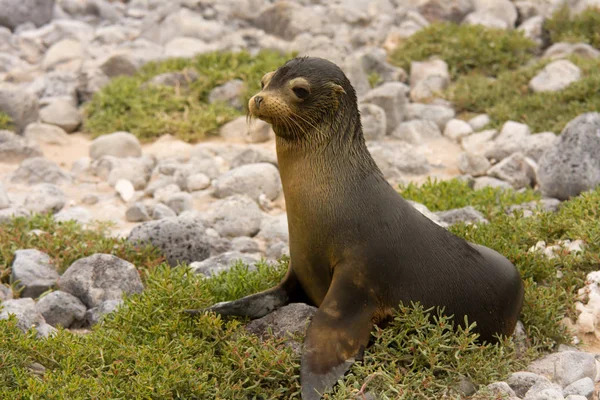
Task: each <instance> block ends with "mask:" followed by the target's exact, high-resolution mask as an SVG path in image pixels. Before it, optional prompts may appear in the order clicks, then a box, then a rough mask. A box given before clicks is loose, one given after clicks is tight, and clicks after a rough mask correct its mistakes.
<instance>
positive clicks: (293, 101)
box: [248, 57, 358, 139]
mask: <svg viewBox="0 0 600 400" xmlns="http://www.w3.org/2000/svg"><path fill="white" fill-rule="evenodd" d="M261 87H262V89H261V91H260V92H258V93H257V94H256V95H254V96H252V98H251V99H250V101H249V102H248V112H249V115H250V116H251V117H255V118H259V119H261V120H263V121H266V122H268V123H269V124H271V125H273V129H274V131H275V134H277V135H278V136H280V137H284V138H287V139H293V138H300V137H303V136H306V135H307V134H310V132H311V131H314V130H319V128H318V127H319V126H323V124H324V123H325V124H327V123H330V122H332V121H333V120H335V119H336V118H338V119H340V118H343V116H342V114H344V112H345V111H351V112H352V114H356V115H358V110H357V107H356V94H355V92H354V88H352V85H351V84H350V81H349V80H348V78H347V77H346V76H345V75H344V73H343V72H342V70H341V69H340V68H339V67H338V66H337V65H335V64H334V63H332V62H330V61H328V60H325V59H323V58H316V57H299V58H294V59H291V60H289V61H288V62H286V63H285V64H284V65H282V66H281V67H279V68H278V69H277V70H275V71H272V72H269V73H267V74H265V75H264V76H263V78H262V79H261ZM348 107H350V108H352V110H346V109H347V108H348Z"/></svg>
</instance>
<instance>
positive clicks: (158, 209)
mask: <svg viewBox="0 0 600 400" xmlns="http://www.w3.org/2000/svg"><path fill="white" fill-rule="evenodd" d="M174 217H177V213H176V212H175V211H174V210H173V209H172V208H171V207H169V206H167V205H165V204H163V203H157V204H155V205H154V208H153V209H152V219H155V220H161V219H165V218H174Z"/></svg>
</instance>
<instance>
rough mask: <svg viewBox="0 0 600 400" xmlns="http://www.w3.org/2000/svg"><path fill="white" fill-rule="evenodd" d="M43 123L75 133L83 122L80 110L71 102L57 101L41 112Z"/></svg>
mask: <svg viewBox="0 0 600 400" xmlns="http://www.w3.org/2000/svg"><path fill="white" fill-rule="evenodd" d="M40 119H41V120H42V122H44V123H47V124H51V125H56V126H58V127H61V128H62V129H64V130H65V131H66V132H74V131H76V130H77V128H78V127H79V125H81V122H82V121H83V119H82V117H81V114H80V113H79V110H77V108H75V107H74V106H73V105H72V104H71V102H70V101H68V100H64V99H56V100H54V101H52V102H51V103H50V104H49V105H48V106H46V107H44V108H42V109H41V110H40Z"/></svg>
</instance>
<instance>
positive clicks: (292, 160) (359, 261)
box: [189, 57, 523, 400]
mask: <svg viewBox="0 0 600 400" xmlns="http://www.w3.org/2000/svg"><path fill="white" fill-rule="evenodd" d="M261 83H262V90H261V91H260V92H259V93H257V94H256V95H255V96H253V97H252V98H251V99H250V101H249V114H250V115H251V116H252V117H256V118H259V119H262V120H264V121H266V122H268V123H270V124H271V125H272V126H273V130H274V131H275V134H276V147H277V159H278V164H279V170H280V174H281V180H282V184H283V193H284V196H285V203H286V208H287V218H288V223H289V241H290V266H289V269H288V271H287V274H286V275H285V277H284V278H283V280H282V281H281V282H280V283H279V284H278V285H277V286H275V287H273V288H271V289H269V290H266V291H263V292H260V293H257V294H253V295H251V296H247V297H244V298H241V299H238V300H234V301H229V302H222V303H218V304H215V305H214V306H212V307H210V308H208V309H207V310H210V311H214V312H216V313H219V314H222V315H236V316H247V317H250V318H259V317H262V316H264V315H266V314H268V313H269V312H271V311H273V310H275V309H276V308H279V307H281V306H283V305H285V304H287V303H290V302H297V301H305V302H307V303H309V304H313V305H315V306H317V307H318V311H317V312H316V314H315V315H314V317H313V319H312V321H311V323H310V325H309V327H308V330H307V334H306V338H305V341H304V347H303V352H302V360H301V364H302V366H301V385H302V399H304V400H314V399H320V398H321V394H322V393H323V392H324V391H327V390H329V389H330V388H331V387H332V385H333V384H334V383H335V382H336V381H337V380H338V379H339V378H341V377H342V376H343V375H344V373H345V372H346V371H347V370H348V369H349V368H350V366H351V365H352V363H353V362H354V359H355V358H356V357H357V355H359V354H361V353H362V351H363V350H364V348H365V347H366V346H367V344H368V341H369V338H370V332H371V329H372V327H373V326H372V324H380V323H383V322H385V321H386V320H387V319H388V318H389V317H390V316H391V315H392V312H393V310H394V309H395V308H396V307H398V305H399V304H400V302H403V303H404V304H410V302H420V303H421V304H422V305H423V306H425V307H431V306H440V307H444V312H445V314H447V315H454V318H455V321H457V323H461V321H464V317H465V316H467V317H468V320H469V322H473V321H475V322H476V323H477V328H476V330H477V332H478V333H479V334H480V339H481V340H483V341H488V342H495V341H496V340H497V339H496V335H510V334H511V333H512V332H513V330H514V327H515V324H516V322H517V319H518V317H519V314H520V311H521V307H522V303H523V282H522V279H521V276H520V274H519V272H518V270H517V268H516V267H515V266H514V265H513V264H512V263H511V262H510V261H509V260H508V259H506V258H505V257H503V256H502V255H500V254H499V253H497V252H496V251H494V250H492V249H490V248H487V247H484V246H480V245H476V244H473V243H469V242H467V241H465V240H464V239H462V238H459V237H457V236H455V235H453V234H452V233H450V232H449V231H447V230H446V229H443V228H441V227H439V226H438V225H436V224H435V223H433V222H432V221H430V220H429V219H428V218H426V217H425V216H423V215H422V214H421V213H420V212H419V211H417V210H416V209H415V208H413V206H412V205H411V204H409V203H408V202H407V201H406V200H404V199H403V198H402V197H401V196H400V194H399V193H398V192H397V191H396V190H395V189H394V188H393V187H392V186H391V185H390V184H389V183H388V182H387V181H386V180H385V179H384V177H383V174H382V173H381V171H380V169H379V168H378V167H377V165H376V164H375V161H374V160H373V158H372V157H371V155H370V153H369V151H368V150H367V147H366V144H365V140H364V138H363V133H362V126H361V120H360V115H359V111H358V106H357V98H356V94H355V91H354V88H353V87H352V85H351V84H350V82H349V80H348V79H347V77H346V76H345V75H344V73H343V72H342V71H341V69H340V68H339V67H338V66H337V65H335V64H334V63H332V62H330V61H327V60H325V59H321V58H313V57H302V58H294V59H292V60H290V61H288V62H286V63H285V64H284V65H283V66H281V67H280V68H279V69H277V70H276V71H274V72H270V73H268V74H266V75H265V76H264V77H263V79H262V82H261ZM202 311H204V310H189V312H190V313H192V314H193V313H198V312H202Z"/></svg>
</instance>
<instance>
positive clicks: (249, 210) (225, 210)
mask: <svg viewBox="0 0 600 400" xmlns="http://www.w3.org/2000/svg"><path fill="white" fill-rule="evenodd" d="M204 218H205V220H206V222H207V224H208V225H209V226H212V227H213V228H214V229H215V230H216V231H217V232H219V234H220V235H221V236H224V237H232V238H233V237H238V236H250V237H252V236H254V235H256V234H257V233H258V231H259V229H260V226H261V222H262V220H263V218H264V214H263V212H262V211H261V210H260V208H259V207H258V205H257V204H256V202H255V201H254V200H252V199H251V198H249V197H248V196H243V195H234V196H231V197H228V198H226V199H222V200H219V201H216V202H214V203H213V204H211V205H210V207H209V208H208V210H207V212H206V213H205V215H204Z"/></svg>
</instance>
